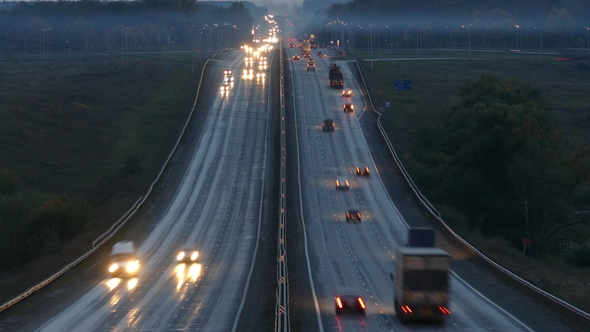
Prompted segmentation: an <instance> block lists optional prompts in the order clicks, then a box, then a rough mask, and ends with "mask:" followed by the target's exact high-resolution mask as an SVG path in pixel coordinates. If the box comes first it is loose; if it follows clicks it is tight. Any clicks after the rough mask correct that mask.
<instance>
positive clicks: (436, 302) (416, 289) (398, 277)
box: [393, 247, 451, 322]
mask: <svg viewBox="0 0 590 332" xmlns="http://www.w3.org/2000/svg"><path fill="white" fill-rule="evenodd" d="M395 263H396V268H395V276H393V282H394V285H395V291H394V296H393V302H394V306H395V313H396V316H397V317H398V318H399V320H400V321H402V322H405V321H408V320H435V321H442V320H443V319H444V318H445V317H446V316H448V315H450V314H451V311H450V310H449V309H448V307H447V306H448V302H447V299H448V294H449V267H450V265H451V256H450V255H449V254H448V253H447V252H445V251H443V250H441V249H438V248H432V247H431V248H427V247H400V248H398V249H397V251H396V255H395Z"/></svg>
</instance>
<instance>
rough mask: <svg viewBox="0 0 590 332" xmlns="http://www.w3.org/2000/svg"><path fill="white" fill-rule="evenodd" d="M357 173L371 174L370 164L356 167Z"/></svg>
mask: <svg viewBox="0 0 590 332" xmlns="http://www.w3.org/2000/svg"><path fill="white" fill-rule="evenodd" d="M356 175H369V166H365V167H359V166H357V167H356Z"/></svg>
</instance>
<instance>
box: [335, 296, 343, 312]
mask: <svg viewBox="0 0 590 332" xmlns="http://www.w3.org/2000/svg"><path fill="white" fill-rule="evenodd" d="M336 305H337V306H338V308H340V309H342V307H343V306H342V301H341V300H340V298H339V297H337V298H336Z"/></svg>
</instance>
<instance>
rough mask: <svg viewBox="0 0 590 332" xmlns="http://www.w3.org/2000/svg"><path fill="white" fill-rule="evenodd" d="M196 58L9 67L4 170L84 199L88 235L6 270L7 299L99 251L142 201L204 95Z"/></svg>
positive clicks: (2, 97)
mask: <svg viewBox="0 0 590 332" xmlns="http://www.w3.org/2000/svg"><path fill="white" fill-rule="evenodd" d="M191 69H192V68H191V59H190V55H189V56H187V55H174V54H166V55H163V54H142V55H141V56H140V57H133V56H126V57H125V58H124V59H121V58H119V57H100V58H99V57H94V58H89V57H80V56H78V57H71V58H70V57H65V58H61V59H46V60H16V59H9V60H7V61H1V62H0V82H2V83H0V101H1V103H0V146H1V147H2V148H1V149H0V168H7V169H10V170H13V171H15V172H16V173H17V175H18V176H19V177H20V184H21V190H24V191H41V192H47V193H57V194H60V195H64V196H66V197H81V198H83V199H85V200H86V201H88V202H89V203H90V205H91V208H92V221H91V224H90V225H89V227H88V230H87V231H86V232H85V233H84V234H83V235H82V236H80V237H79V238H78V239H77V240H75V241H73V243H68V244H66V245H67V249H66V250H63V249H62V253H61V254H56V255H49V256H48V257H45V258H44V259H41V260H37V261H33V262H31V263H30V264H28V265H26V266H23V267H20V268H15V269H12V270H10V271H4V272H2V273H0V289H2V290H3V291H2V292H0V303H4V301H5V300H8V299H9V298H11V297H13V296H15V295H16V294H18V293H20V292H21V291H23V290H24V289H26V287H29V286H30V285H32V284H34V283H36V282H38V281H40V280H43V279H44V278H45V277H46V276H47V275H50V274H51V273H54V272H55V270H56V268H59V267H62V266H65V265H66V264H67V263H69V262H71V261H73V260H74V259H75V258H77V257H79V256H80V253H83V252H86V251H87V250H89V249H90V248H91V242H92V241H93V240H94V239H95V238H96V237H97V236H98V235H99V234H102V233H103V232H104V231H105V229H107V228H108V227H110V225H112V224H113V223H114V222H115V221H116V220H117V219H119V218H120V217H121V216H122V215H123V214H124V212H125V211H127V209H129V208H130V207H131V206H132V205H133V203H134V202H135V201H136V200H137V199H138V198H139V197H140V196H142V195H143V194H144V193H145V192H146V190H147V188H148V187H149V184H150V183H151V181H152V180H153V179H154V178H155V174H157V172H159V170H160V168H161V166H162V165H163V162H164V160H165V158H166V157H167V155H168V153H169V151H170V149H171V148H172V146H173V144H174V142H175V141H176V139H177V137H178V134H179V132H180V130H181V128H182V125H184V122H185V121H186V117H187V115H188V110H190V107H191V106H192V102H193V101H194V99H195V93H196V87H197V84H198V78H199V76H200V72H201V70H200V68H197V69H196V70H195V71H194V73H193V72H192V70H191Z"/></svg>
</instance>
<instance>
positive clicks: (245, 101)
mask: <svg viewBox="0 0 590 332" xmlns="http://www.w3.org/2000/svg"><path fill="white" fill-rule="evenodd" d="M244 55H245V53H244V52H243V51H233V52H230V54H225V55H224V57H223V60H214V61H213V62H212V65H211V66H212V67H213V69H212V70H211V73H212V75H211V77H210V78H209V79H210V80H213V81H216V82H217V83H216V90H215V91H212V92H211V91H210V92H209V93H212V94H215V96H214V98H211V99H212V104H211V105H209V108H208V110H207V112H208V115H207V117H206V123H205V124H204V125H203V126H202V132H201V133H200V136H199V138H198V143H197V144H194V145H193V146H184V149H191V150H192V151H191V153H190V155H191V156H192V157H191V158H190V161H189V165H188V167H187V168H186V173H185V174H184V175H183V178H182V181H181V183H180V185H179V186H178V187H177V188H176V189H175V193H174V194H173V198H172V199H171V200H170V201H169V203H168V205H166V206H164V207H162V209H163V210H165V212H164V213H162V215H161V217H160V218H159V219H158V220H153V223H154V224H155V226H154V228H153V230H152V231H151V233H149V235H148V236H147V238H146V239H145V240H144V241H142V242H141V243H139V247H138V254H139V259H140V266H141V268H140V273H139V276H138V277H137V278H132V279H125V278H123V279H119V278H112V279H111V278H108V273H107V271H106V269H104V270H103V271H99V276H98V277H97V278H95V279H94V281H96V283H95V284H94V285H92V281H88V282H87V283H86V285H85V286H83V287H81V289H79V290H76V292H75V294H74V295H72V294H66V293H64V294H62V295H63V296H60V297H58V298H56V299H55V300H56V303H55V304H54V305H52V306H46V307H45V308H44V310H43V311H41V312H37V313H34V314H30V315H29V316H28V317H25V318H24V319H20V320H19V323H18V324H14V325H12V326H10V327H9V330H11V331H31V330H38V331H48V332H50V331H56V332H57V331H60V332H61V331H113V330H114V331H122V330H130V331H147V330H149V331H178V330H193V331H195V330H199V331H232V330H237V326H238V321H239V319H240V316H241V313H242V311H243V310H244V307H245V306H247V305H245V301H246V294H247V288H248V286H249V281H250V279H251V277H252V274H253V273H255V272H256V271H254V257H255V255H256V251H257V248H258V242H259V238H260V226H261V222H262V218H263V215H262V208H263V201H264V195H263V189H264V183H263V181H264V179H265V176H266V175H267V171H266V165H265V163H266V156H267V155H268V153H269V152H268V151H267V150H268V146H267V142H268V137H267V135H268V132H269V128H268V126H269V125H268V108H269V100H268V98H269V94H268V93H267V89H268V87H269V84H270V82H269V81H268V80H267V78H266V74H267V72H268V68H267V67H266V66H262V65H260V66H259V64H260V63H259V59H258V58H256V59H254V60H253V61H248V62H245V61H244V58H245V57H244ZM264 55H265V56H266V55H267V54H264ZM271 56H272V53H271V54H268V57H269V61H270V60H271ZM226 68H230V69H232V70H233V76H234V79H235V81H234V83H233V84H230V87H229V91H227V92H221V91H220V90H219V89H220V88H219V86H220V85H221V84H222V82H223V77H224V74H223V70H224V69H226ZM250 69H252V72H250ZM244 70H247V71H246V75H244ZM257 76H258V77H257ZM139 223H140V224H141V223H142V222H141V221H139ZM184 246H190V247H193V248H195V249H197V250H198V251H199V253H200V256H199V262H198V263H196V264H177V263H176V262H175V256H176V252H177V250H178V249H180V248H182V247H184ZM97 265H100V267H102V264H97ZM100 272H102V273H100ZM70 291H72V292H73V290H68V292H70ZM72 298H73V300H72V303H68V302H67V301H68V300H71V299H72Z"/></svg>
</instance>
